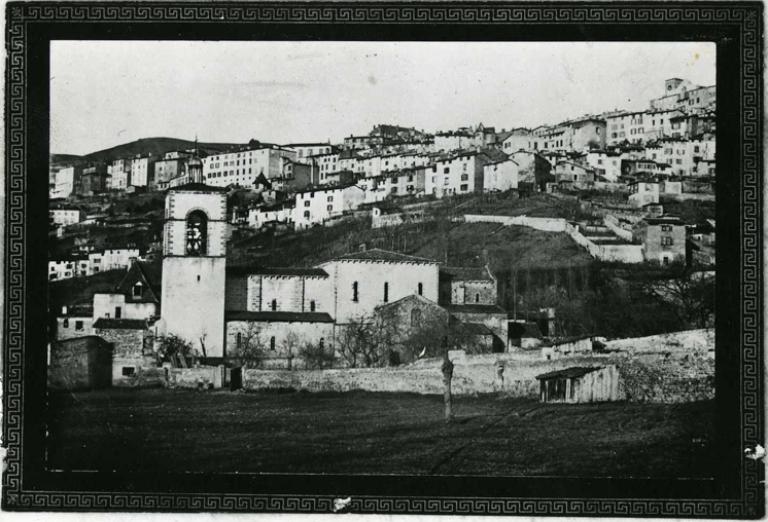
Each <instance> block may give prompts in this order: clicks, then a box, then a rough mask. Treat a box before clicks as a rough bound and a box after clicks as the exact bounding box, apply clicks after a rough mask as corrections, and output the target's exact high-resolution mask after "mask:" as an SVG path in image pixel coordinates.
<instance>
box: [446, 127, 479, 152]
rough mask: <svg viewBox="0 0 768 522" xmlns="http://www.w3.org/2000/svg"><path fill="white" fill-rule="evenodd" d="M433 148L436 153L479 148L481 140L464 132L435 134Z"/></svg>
mask: <svg viewBox="0 0 768 522" xmlns="http://www.w3.org/2000/svg"><path fill="white" fill-rule="evenodd" d="M434 144H435V145H434V146H435V150H436V151H444V152H452V151H455V150H466V149H472V148H475V147H481V146H482V144H483V142H482V139H477V137H476V136H475V135H474V134H469V133H464V132H438V133H437V134H435V141H434Z"/></svg>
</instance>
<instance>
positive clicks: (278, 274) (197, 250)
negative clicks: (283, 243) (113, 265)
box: [89, 159, 507, 384]
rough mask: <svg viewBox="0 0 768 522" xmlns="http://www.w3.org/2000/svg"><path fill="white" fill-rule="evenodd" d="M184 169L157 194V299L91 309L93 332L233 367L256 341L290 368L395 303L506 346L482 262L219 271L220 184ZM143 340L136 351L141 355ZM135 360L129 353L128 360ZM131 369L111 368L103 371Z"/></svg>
mask: <svg viewBox="0 0 768 522" xmlns="http://www.w3.org/2000/svg"><path fill="white" fill-rule="evenodd" d="M188 169H189V183H187V184H185V185H181V186H177V187H172V188H170V189H168V192H167V194H166V200H165V224H164V229H163V250H162V255H163V258H162V277H161V278H160V279H161V281H162V283H161V286H160V292H159V298H157V296H156V295H155V294H154V293H152V294H150V293H149V292H147V294H146V295H148V296H149V295H151V297H152V298H153V301H152V302H153V307H145V310H146V314H145V315H147V316H146V317H143V316H142V317H138V316H136V317H134V315H135V313H134V314H133V315H131V317H130V318H128V317H127V316H125V312H123V313H122V315H121V313H120V311H119V310H117V309H116V310H115V311H111V310H110V311H106V309H105V308H104V305H100V306H98V307H94V308H93V314H94V316H93V317H91V318H90V319H92V321H98V320H99V319H103V317H95V315H101V316H103V315H106V318H107V319H110V320H109V321H108V322H105V321H101V323H102V326H108V327H109V328H110V329H111V330H105V329H104V328H102V329H99V330H98V334H99V335H101V336H102V337H104V336H106V337H107V338H109V339H115V338H121V337H122V334H124V330H131V329H133V330H141V331H143V332H144V333H145V334H146V335H145V337H155V338H161V337H163V336H168V335H175V336H178V337H179V338H181V339H183V340H185V341H186V342H187V343H189V344H190V345H191V346H192V347H193V349H194V350H195V351H196V352H197V354H198V355H199V356H200V357H201V359H202V361H203V362H205V363H208V364H236V360H237V356H238V354H239V353H240V351H241V349H242V348H243V347H244V345H245V344H246V343H253V342H254V340H255V339H257V345H258V348H259V350H260V351H261V352H263V353H264V357H263V359H262V364H261V366H262V367H264V368H270V367H271V368H284V367H292V366H291V364H290V362H287V363H286V361H290V360H291V359H292V358H294V357H296V356H297V354H298V350H299V349H300V348H301V347H303V346H307V345H311V346H314V347H320V348H324V349H326V350H329V351H331V352H332V351H333V350H334V347H335V345H336V339H337V337H338V336H339V334H340V332H341V331H342V329H343V328H345V325H348V324H349V323H350V322H354V321H359V320H361V319H363V320H365V319H370V318H372V317H374V316H375V314H377V313H379V312H380V311H381V310H384V309H387V310H392V309H397V310H398V313H399V314H400V315H402V316H403V317H413V316H414V314H421V313H422V310H424V311H428V310H430V309H432V310H433V311H434V312H435V313H437V314H438V315H439V314H443V315H445V316H446V317H451V318H452V319H455V320H458V321H461V322H464V323H467V326H468V328H469V329H471V330H472V331H474V332H476V333H477V335H478V336H479V337H481V338H483V339H484V340H485V341H488V340H489V339H490V344H488V350H493V351H504V350H505V349H506V345H507V314H506V312H505V311H504V310H503V309H502V308H501V307H499V306H498V305H497V302H496V301H497V292H496V288H497V282H496V280H495V278H494V277H493V275H492V274H491V273H490V271H488V269H487V268H485V269H483V268H476V269H466V268H450V267H441V265H440V263H438V262H437V261H434V260H431V259H426V258H421V257H416V256H410V255H405V254H401V253H396V252H389V251H385V250H380V249H370V250H363V251H360V252H353V253H348V254H345V255H341V256H338V257H335V258H333V259H329V260H327V261H325V262H323V263H320V264H318V265H317V266H314V267H301V268H296V267H292V268H275V267H268V268H267V267H257V266H254V267H242V266H235V267H228V266H227V226H228V225H227V194H226V189H224V188H219V187H212V186H209V185H205V184H204V183H203V182H202V165H201V164H200V162H199V160H196V159H193V160H192V161H190V163H189V166H188ZM137 278H141V280H139V279H137ZM134 279H136V281H134ZM137 284H142V285H145V286H152V281H148V280H147V276H146V271H145V270H141V269H132V270H129V272H128V275H127V276H126V280H124V281H123V282H122V283H121V285H120V287H119V288H117V289H116V290H115V292H114V295H111V296H107V297H105V296H103V295H101V296H100V297H98V300H99V302H100V303H102V302H106V303H113V302H114V303H118V302H122V301H121V299H122V298H123V295H122V294H124V293H125V292H126V290H125V289H129V290H127V292H133V291H134V290H133V288H135V287H136V285H137ZM127 298H128V299H129V300H130V299H131V296H130V295H129V296H127ZM94 299H96V297H95V298H94ZM414 307H417V308H419V312H418V313H417V312H413V311H412V309H413V308H414ZM158 310H159V313H158ZM110 312H112V313H110ZM409 314H410V315H409ZM139 315H140V314H139ZM417 316H419V315H417ZM419 317H420V316H419ZM138 319H140V320H138ZM118 330H119V332H117V333H115V331H118ZM147 331H149V333H147ZM89 333H96V332H89ZM118 334H120V335H118ZM146 345H147V343H144V346H140V347H137V348H136V349H137V350H139V351H141V352H142V355H144V356H146V355H148V354H147V351H148V349H147V346H146ZM154 349H155V350H156V349H157V346H156V345H155V347H154ZM125 351H126V349H122V350H121V352H125ZM138 359H139V357H138V354H137V358H136V360H137V362H136V363H135V364H136V365H140V364H141V363H140V362H138ZM398 360H400V359H398ZM404 362H405V361H404ZM115 364H117V362H115ZM294 367H295V366H294ZM137 370H140V369H139V368H136V369H130V368H115V369H114V370H113V375H115V376H118V377H119V376H120V375H126V374H130V375H132V374H133V372H134V371H137ZM113 384H117V382H113Z"/></svg>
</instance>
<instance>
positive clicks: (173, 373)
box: [168, 366, 224, 389]
mask: <svg viewBox="0 0 768 522" xmlns="http://www.w3.org/2000/svg"><path fill="white" fill-rule="evenodd" d="M223 384H224V366H199V367H197V368H170V369H168V387H169V388H194V389H198V388H202V389H211V388H221V387H222V385H223Z"/></svg>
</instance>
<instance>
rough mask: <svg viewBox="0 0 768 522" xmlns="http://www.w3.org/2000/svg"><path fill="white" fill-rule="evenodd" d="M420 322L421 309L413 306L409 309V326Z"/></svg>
mask: <svg viewBox="0 0 768 522" xmlns="http://www.w3.org/2000/svg"><path fill="white" fill-rule="evenodd" d="M419 323H421V310H419V309H418V308H414V309H413V310H411V326H418V325H419Z"/></svg>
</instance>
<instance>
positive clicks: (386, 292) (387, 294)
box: [384, 283, 389, 303]
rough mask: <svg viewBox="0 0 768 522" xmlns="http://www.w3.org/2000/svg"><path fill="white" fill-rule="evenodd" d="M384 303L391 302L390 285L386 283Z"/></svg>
mask: <svg viewBox="0 0 768 522" xmlns="http://www.w3.org/2000/svg"><path fill="white" fill-rule="evenodd" d="M384 302H385V303H387V302H389V283H384Z"/></svg>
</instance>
